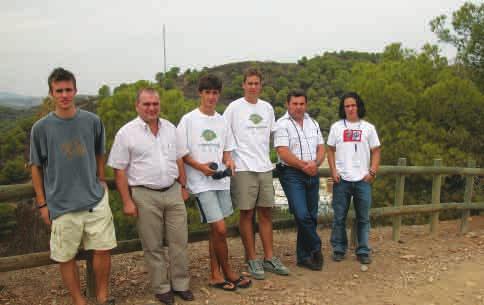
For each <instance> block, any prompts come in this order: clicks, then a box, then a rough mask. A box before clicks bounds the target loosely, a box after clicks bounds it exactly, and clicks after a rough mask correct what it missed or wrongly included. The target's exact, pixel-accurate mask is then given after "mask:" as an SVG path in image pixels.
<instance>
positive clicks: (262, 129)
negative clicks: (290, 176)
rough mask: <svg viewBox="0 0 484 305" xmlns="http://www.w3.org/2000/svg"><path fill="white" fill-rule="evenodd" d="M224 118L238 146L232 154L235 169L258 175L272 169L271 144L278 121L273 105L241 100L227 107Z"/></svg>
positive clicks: (260, 101) (259, 101)
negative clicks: (257, 173) (272, 133)
mask: <svg viewBox="0 0 484 305" xmlns="http://www.w3.org/2000/svg"><path fill="white" fill-rule="evenodd" d="M224 118H225V119H226V120H227V122H228V124H229V126H230V128H231V130H232V133H233V135H234V139H235V144H236V145H237V148H236V149H235V150H234V152H233V159H234V161H235V167H236V169H235V170H236V171H251V172H259V173H261V172H267V171H270V170H272V169H273V168H274V167H273V165H272V163H271V160H270V158H269V144H270V135H271V132H273V131H274V130H275V124H276V122H275V116H274V109H273V108H272V106H271V104H269V103H268V102H265V101H263V100H260V99H259V100H257V103H255V104H252V103H249V102H248V101H247V100H246V99H245V98H243V97H241V98H239V99H238V100H235V101H233V102H232V103H230V104H229V105H228V106H227V108H226V109H225V112H224Z"/></svg>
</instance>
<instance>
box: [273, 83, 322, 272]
mask: <svg viewBox="0 0 484 305" xmlns="http://www.w3.org/2000/svg"><path fill="white" fill-rule="evenodd" d="M286 107H287V113H286V114H285V115H284V116H283V117H281V118H280V119H279V120H277V123H276V132H275V134H274V147H276V149H277V154H278V156H279V160H280V163H279V164H278V170H279V180H280V182H281V186H282V188H283V189H284V193H285V194H286V197H287V201H288V203H289V210H290V211H291V212H292V213H293V214H294V219H295V221H296V225H297V251H296V254H297V264H298V265H299V266H302V267H305V268H309V269H311V270H321V269H322V268H323V255H322V253H321V239H320V238H319V236H318V233H317V230H316V226H317V224H318V206H319V175H318V167H319V166H320V165H321V163H323V160H324V140H323V136H322V135H321V130H320V129H319V124H318V123H317V122H316V121H315V120H313V119H312V118H311V117H310V116H309V115H308V114H307V113H306V107H307V97H306V94H305V93H304V92H303V91H300V90H294V91H291V92H289V94H288V95H287V101H286Z"/></svg>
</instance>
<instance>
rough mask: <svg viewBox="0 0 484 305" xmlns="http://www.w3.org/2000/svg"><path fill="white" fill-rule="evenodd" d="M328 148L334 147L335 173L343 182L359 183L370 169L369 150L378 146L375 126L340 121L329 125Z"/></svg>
mask: <svg viewBox="0 0 484 305" xmlns="http://www.w3.org/2000/svg"><path fill="white" fill-rule="evenodd" d="M327 144H328V145H329V146H333V147H336V153H335V163H336V171H337V172H338V174H339V175H340V176H341V178H342V179H343V180H346V181H360V180H362V179H363V177H365V176H366V175H367V174H368V171H369V168H370V150H371V149H373V148H376V147H379V146H380V140H379V139H378V134H377V133H376V129H375V126H373V125H372V124H370V123H368V122H366V121H363V120H360V121H359V122H356V123H350V122H348V121H347V120H340V121H337V122H335V123H334V124H333V125H331V129H330V130H329V136H328V142H327Z"/></svg>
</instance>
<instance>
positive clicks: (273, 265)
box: [263, 257, 289, 275]
mask: <svg viewBox="0 0 484 305" xmlns="http://www.w3.org/2000/svg"><path fill="white" fill-rule="evenodd" d="M263 266H264V270H267V271H270V272H274V273H275V274H279V275H289V269H287V268H286V266H284V265H283V264H282V262H281V260H280V259H278V258H277V257H272V258H271V259H270V260H267V259H264V263H263Z"/></svg>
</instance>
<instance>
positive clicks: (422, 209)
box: [0, 158, 484, 296]
mask: <svg viewBox="0 0 484 305" xmlns="http://www.w3.org/2000/svg"><path fill="white" fill-rule="evenodd" d="M441 163H442V161H441V160H440V159H435V160H434V166H406V159H405V158H400V159H399V160H398V165H397V166H381V167H380V170H379V172H378V176H379V177H380V176H395V177H396V183H395V200H394V202H393V206H388V207H383V208H372V209H371V210H370V216H371V217H372V218H377V217H392V222H393V229H392V239H393V240H394V241H398V240H399V239H400V229H401V223H402V216H403V215H412V214H430V215H431V217H430V233H431V234H436V233H437V232H438V226H439V213H440V212H443V211H448V210H455V211H461V213H462V214H461V223H460V232H461V233H465V232H467V230H468V219H469V216H470V211H471V210H484V202H472V200H471V199H472V194H473V185H474V183H473V178H474V176H484V169H482V168H476V167H475V166H476V163H475V161H469V162H468V165H467V167H466V168H462V167H443V166H441ZM319 173H320V176H321V177H330V171H329V169H328V168H320V169H319ZM411 175H432V176H433V183H432V200H431V202H429V203H426V204H419V205H404V200H403V199H404V192H405V177H406V176H411ZM445 175H461V176H464V177H465V179H466V182H465V190H464V202H448V203H442V202H441V201H440V193H441V186H442V178H443V176H445ZM108 186H109V188H110V189H115V184H114V181H113V180H109V181H108ZM32 197H34V191H33V189H32V185H31V184H18V185H6V186H0V204H3V203H5V202H12V201H18V200H21V199H25V198H32ZM332 216H333V215H332V214H331V213H330V214H328V215H324V216H320V217H319V219H318V222H319V223H327V222H330V221H331V220H332ZM348 218H349V219H354V213H352V212H350V213H349V215H348ZM273 226H274V229H282V228H289V227H293V226H294V221H293V220H292V219H282V220H275V221H274V223H273ZM227 231H228V232H227V233H228V236H231V237H232V236H237V235H239V232H238V228H237V226H231V227H229V228H228V230H227ZM352 235H354V234H352ZM207 239H208V230H201V231H191V232H189V242H197V241H202V240H207ZM139 250H141V243H140V241H139V239H134V240H123V241H120V242H118V247H117V248H116V249H114V250H113V251H112V254H122V253H129V252H133V251H139ZM90 257H91V254H90V252H89V251H81V252H79V254H78V255H77V259H78V260H83V259H85V260H86V261H87V268H86V270H87V271H86V272H87V274H86V281H87V294H88V295H91V296H92V295H94V291H95V287H94V275H93V272H92V264H91V260H90ZM54 263H55V262H53V261H52V260H50V258H49V252H39V253H30V254H25V255H16V256H8V257H0V272H4V271H11V270H18V269H24V268H33V267H38V266H45V265H49V264H54Z"/></svg>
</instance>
